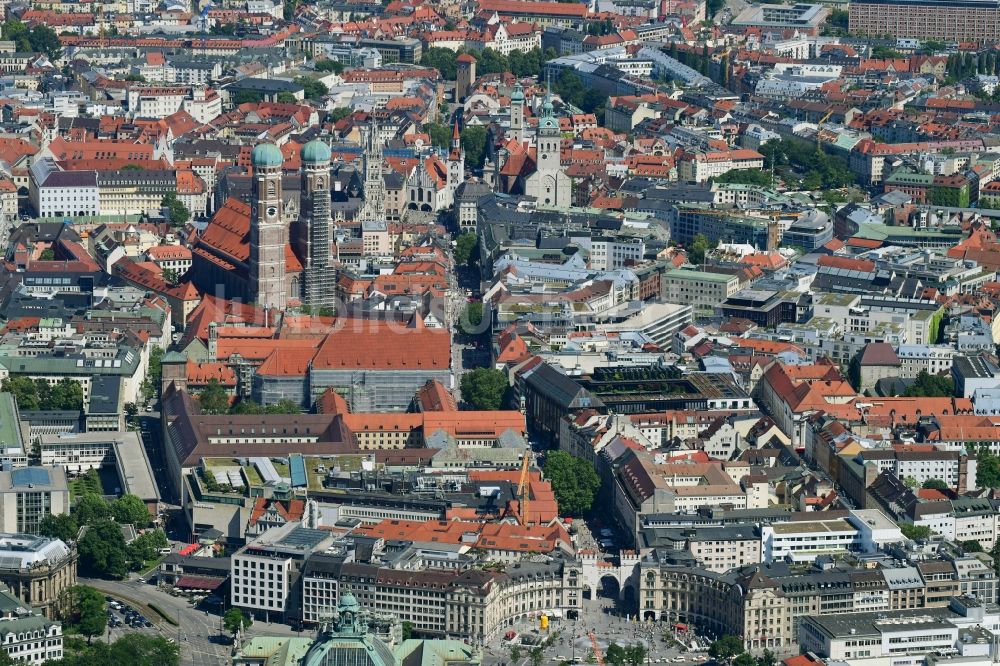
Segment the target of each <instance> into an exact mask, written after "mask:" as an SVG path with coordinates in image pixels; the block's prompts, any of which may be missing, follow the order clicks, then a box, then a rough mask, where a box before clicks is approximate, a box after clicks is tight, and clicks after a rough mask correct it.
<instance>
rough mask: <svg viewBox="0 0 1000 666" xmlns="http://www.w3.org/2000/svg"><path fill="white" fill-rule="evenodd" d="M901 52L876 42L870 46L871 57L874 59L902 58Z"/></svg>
mask: <svg viewBox="0 0 1000 666" xmlns="http://www.w3.org/2000/svg"><path fill="white" fill-rule="evenodd" d="M902 57H903V54H902V53H900V52H899V51H897V50H896V49H893V48H889V47H888V46H882V45H881V44H876V45H875V46H873V47H872V58H875V59H876V60H893V59H895V58H902Z"/></svg>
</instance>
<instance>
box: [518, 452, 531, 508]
mask: <svg viewBox="0 0 1000 666" xmlns="http://www.w3.org/2000/svg"><path fill="white" fill-rule="evenodd" d="M529 467H531V450H530V449H525V450H524V459H523V460H522V461H521V478H520V479H518V482H517V503H518V507H517V508H518V514H519V517H520V519H521V524H522V525H527V524H528V504H529V499H528V495H529V494H530V492H531V483H530V481H531V478H530V476H529V474H528V468H529Z"/></svg>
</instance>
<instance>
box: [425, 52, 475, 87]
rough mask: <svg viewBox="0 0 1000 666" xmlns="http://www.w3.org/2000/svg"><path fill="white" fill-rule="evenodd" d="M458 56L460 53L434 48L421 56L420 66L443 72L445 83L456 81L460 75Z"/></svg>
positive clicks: (442, 76)
mask: <svg viewBox="0 0 1000 666" xmlns="http://www.w3.org/2000/svg"><path fill="white" fill-rule="evenodd" d="M458 56H459V53H458V52H457V51H452V50H451V49H443V48H441V47H439V46H432V47H431V48H429V49H426V50H425V51H424V52H423V54H422V55H421V56H420V64H421V65H423V66H424V67H433V68H434V69H436V70H437V71H439V72H441V78H442V79H444V80H445V81H454V80H455V78H456V76H457V73H458V64H457V62H456V59H457V58H458ZM480 71H481V70H480Z"/></svg>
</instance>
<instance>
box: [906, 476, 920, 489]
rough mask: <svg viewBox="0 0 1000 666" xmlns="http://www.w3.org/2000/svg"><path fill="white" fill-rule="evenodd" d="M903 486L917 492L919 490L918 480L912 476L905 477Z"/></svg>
mask: <svg viewBox="0 0 1000 666" xmlns="http://www.w3.org/2000/svg"><path fill="white" fill-rule="evenodd" d="M903 485H904V486H906V487H907V488H909V489H910V490H916V489H917V480H916V479H915V478H914V477H912V476H907V477H904V478H903Z"/></svg>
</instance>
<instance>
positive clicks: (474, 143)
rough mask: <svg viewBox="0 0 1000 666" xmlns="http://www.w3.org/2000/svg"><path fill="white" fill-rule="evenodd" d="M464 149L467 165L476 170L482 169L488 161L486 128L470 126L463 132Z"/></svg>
mask: <svg viewBox="0 0 1000 666" xmlns="http://www.w3.org/2000/svg"><path fill="white" fill-rule="evenodd" d="M461 141H462V148H464V149H465V163H466V164H468V165H469V166H471V167H472V168H474V169H482V168H483V163H484V162H485V161H486V128H485V127H483V126H482V125H469V126H467V127H466V128H465V129H463V130H462V135H461Z"/></svg>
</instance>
